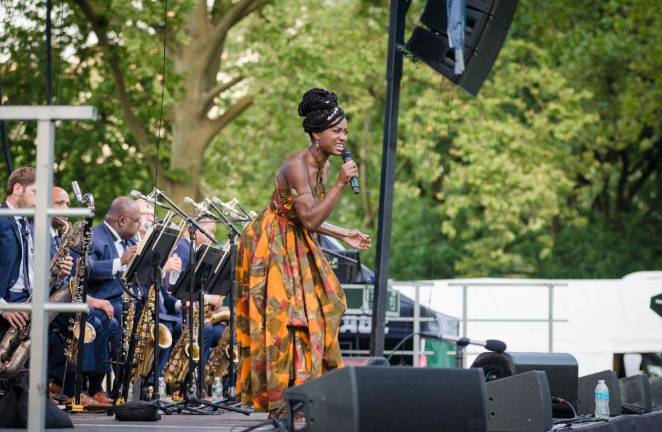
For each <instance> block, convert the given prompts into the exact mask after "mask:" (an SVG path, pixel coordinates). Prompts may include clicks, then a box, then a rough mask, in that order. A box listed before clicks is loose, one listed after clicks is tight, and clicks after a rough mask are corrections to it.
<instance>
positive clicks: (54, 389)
mask: <svg viewBox="0 0 662 432" xmlns="http://www.w3.org/2000/svg"><path fill="white" fill-rule="evenodd" d="M48 392H49V393H50V394H52V395H61V394H62V387H60V386H59V385H57V384H55V383H54V382H53V381H51V382H49V383H48Z"/></svg>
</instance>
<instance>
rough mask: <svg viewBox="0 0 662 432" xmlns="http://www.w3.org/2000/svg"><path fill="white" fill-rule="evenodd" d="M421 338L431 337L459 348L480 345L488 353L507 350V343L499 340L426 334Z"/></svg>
mask: <svg viewBox="0 0 662 432" xmlns="http://www.w3.org/2000/svg"><path fill="white" fill-rule="evenodd" d="M421 336H423V337H429V338H432V339H440V340H443V341H447V342H453V343H454V344H456V345H459V346H467V345H478V346H482V347H484V348H485V349H486V350H488V351H492V352H495V353H502V352H504V351H505V350H506V343H505V342H503V341H500V340H498V339H488V340H484V341H483V340H479V339H469V338H467V337H461V336H453V335H446V334H442V335H434V334H426V333H421Z"/></svg>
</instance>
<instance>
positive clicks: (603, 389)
mask: <svg viewBox="0 0 662 432" xmlns="http://www.w3.org/2000/svg"><path fill="white" fill-rule="evenodd" d="M595 417H596V418H609V388H607V384H605V380H599V381H598V385H597V386H595Z"/></svg>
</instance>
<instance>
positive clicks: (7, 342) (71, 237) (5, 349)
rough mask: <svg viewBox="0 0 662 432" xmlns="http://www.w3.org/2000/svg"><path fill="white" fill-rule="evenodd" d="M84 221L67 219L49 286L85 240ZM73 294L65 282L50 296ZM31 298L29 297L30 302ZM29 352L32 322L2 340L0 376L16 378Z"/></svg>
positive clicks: (57, 299) (62, 299) (66, 298)
mask: <svg viewBox="0 0 662 432" xmlns="http://www.w3.org/2000/svg"><path fill="white" fill-rule="evenodd" d="M84 232H85V221H78V222H76V223H75V224H74V225H73V226H71V225H70V224H69V223H68V222H66V224H65V228H64V231H63V233H62V242H61V243H60V248H59V249H58V250H57V253H56V254H55V256H54V257H53V258H52V259H51V265H50V277H49V286H53V283H54V282H55V281H56V280H57V278H58V275H59V273H60V266H61V261H62V259H63V258H64V257H65V256H67V255H69V251H70V250H71V248H72V247H73V246H74V245H77V244H79V243H81V242H83V241H84V240H85V239H84ZM72 297H73V293H72V291H71V288H70V286H67V285H65V286H63V287H62V288H60V289H58V290H57V291H55V292H54V293H53V294H52V295H51V296H50V298H49V299H48V301H49V302H51V303H67V302H70V301H71V299H72ZM30 300H31V298H29V299H28V302H30ZM56 316H57V313H50V314H49V316H48V322H49V323H50V322H51V321H53V319H55V317H56ZM29 356H30V323H28V325H26V326H25V327H23V328H20V329H19V328H16V327H10V328H9V330H7V332H6V333H5V335H4V336H3V338H2V340H1V341H0V378H7V379H9V378H13V377H15V376H16V374H18V372H19V370H20V369H21V368H22V367H23V366H24V365H25V363H26V362H27V360H28V358H29Z"/></svg>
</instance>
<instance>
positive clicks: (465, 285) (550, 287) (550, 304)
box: [448, 281, 568, 352]
mask: <svg viewBox="0 0 662 432" xmlns="http://www.w3.org/2000/svg"><path fill="white" fill-rule="evenodd" d="M448 286H449V287H461V288H462V317H461V318H460V320H461V322H462V336H468V335H467V324H468V323H469V322H528V323H532V322H542V323H547V337H548V346H547V349H548V351H549V352H554V323H558V322H568V320H565V319H554V288H555V287H560V286H568V284H567V283H565V282H517V281H512V282H488V281H484V282H449V283H448ZM471 287H547V317H546V318H468V316H469V311H468V309H469V302H468V297H469V288H471Z"/></svg>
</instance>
